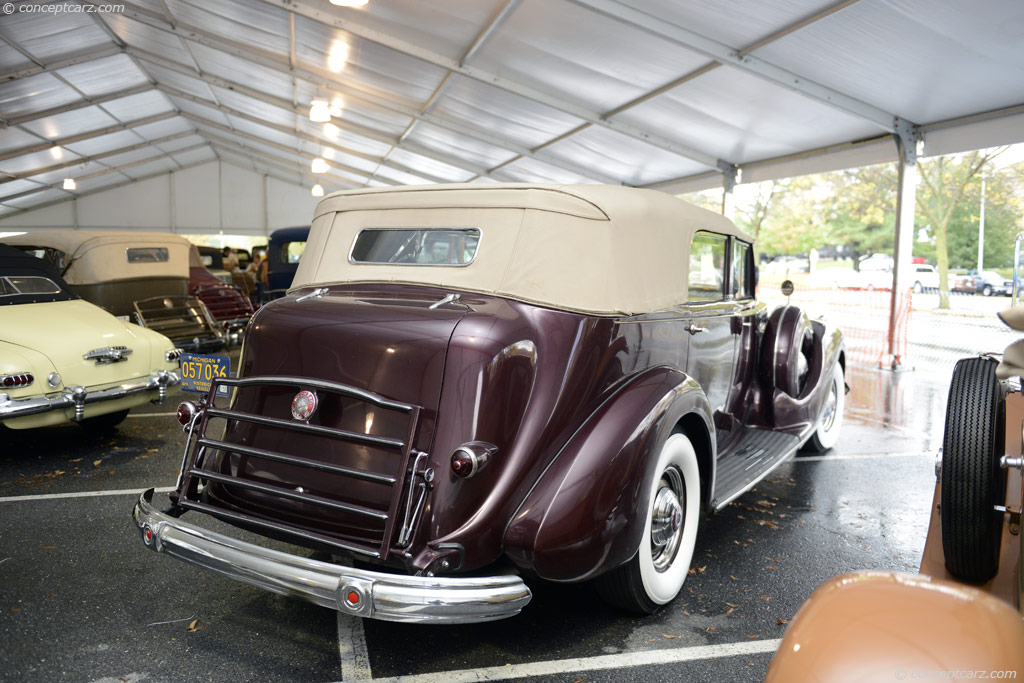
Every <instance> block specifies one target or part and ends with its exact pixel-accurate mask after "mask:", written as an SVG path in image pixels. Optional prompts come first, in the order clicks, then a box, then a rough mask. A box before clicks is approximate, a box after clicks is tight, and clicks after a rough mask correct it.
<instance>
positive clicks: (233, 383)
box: [217, 376, 413, 413]
mask: <svg viewBox="0 0 1024 683" xmlns="http://www.w3.org/2000/svg"><path fill="white" fill-rule="evenodd" d="M217 383H218V384H224V385H226V386H229V387H246V386H250V385H252V384H290V385H293V386H298V387H313V388H315V389H326V390H328V391H334V392H337V393H339V394H345V395H346V396H352V397H353V398H359V399H362V400H364V401H367V402H369V403H372V404H374V405H375V406H379V407H381V408H391V409H393V410H400V411H402V412H403V413H408V412H410V411H412V408H413V407H412V406H411V405H409V404H408V403H399V402H398V401H389V400H388V399H386V398H382V397H380V396H378V395H377V394H374V393H372V392H369V391H364V390H362V389H357V388H356V387H350V386H348V385H346V384H338V383H336V382H325V381H324V380H320V379H313V378H311V377H279V376H271V377H239V378H227V377H221V378H219V379H218V380H217Z"/></svg>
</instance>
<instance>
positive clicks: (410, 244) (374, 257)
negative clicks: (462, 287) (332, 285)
mask: <svg viewBox="0 0 1024 683" xmlns="http://www.w3.org/2000/svg"><path fill="white" fill-rule="evenodd" d="M479 246H480V228H474V227H430V228H427V227H400V228H399V227H396V228H363V229H362V230H361V231H360V232H359V234H358V235H356V239H355V242H353V244H352V253H351V255H350V256H349V260H350V261H351V262H352V263H367V264H391V265H409V266H468V265H469V264H470V263H472V262H473V260H474V259H476V252H477V248H478V247H479Z"/></svg>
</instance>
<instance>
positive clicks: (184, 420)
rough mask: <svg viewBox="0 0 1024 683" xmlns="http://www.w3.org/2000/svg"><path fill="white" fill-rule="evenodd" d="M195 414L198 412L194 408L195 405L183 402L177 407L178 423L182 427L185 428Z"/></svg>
mask: <svg viewBox="0 0 1024 683" xmlns="http://www.w3.org/2000/svg"><path fill="white" fill-rule="evenodd" d="M197 412H199V408H198V407H197V406H196V404H195V403H192V402H191V401H185V402H184V403H182V404H181V405H179V406H178V413H177V417H178V422H180V423H181V424H182V426H185V427H187V426H188V425H189V424H191V422H192V419H193V418H194V417H195V416H196V413H197Z"/></svg>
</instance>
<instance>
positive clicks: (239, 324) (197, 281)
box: [189, 245, 253, 344]
mask: <svg viewBox="0 0 1024 683" xmlns="http://www.w3.org/2000/svg"><path fill="white" fill-rule="evenodd" d="M203 263H204V259H203V258H202V256H201V255H200V252H199V249H198V248H197V247H196V246H195V245H192V248H191V249H190V251H189V287H190V293H191V294H192V296H196V297H199V299H201V300H202V302H203V303H204V304H206V308H207V309H208V310H209V311H210V315H212V316H213V318H214V320H216V321H217V322H218V323H219V324H220V325H221V326H222V327H223V328H224V332H225V334H227V336H228V341H229V343H232V344H235V343H239V342H240V341H241V334H242V332H243V331H244V330H245V328H246V326H247V325H248V324H249V318H251V317H252V312H253V307H252V302H251V301H250V300H249V297H248V296H246V295H245V294H244V293H243V292H242V291H241V290H240V289H239V288H237V287H235V286H233V285H229V284H227V283H225V282H224V281H223V280H221V279H220V278H218V277H217V276H216V275H214V274H213V273H212V272H211V271H210V270H208V269H207V268H206V267H205V266H204V265H203Z"/></svg>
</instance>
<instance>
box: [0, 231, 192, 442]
mask: <svg viewBox="0 0 1024 683" xmlns="http://www.w3.org/2000/svg"><path fill="white" fill-rule="evenodd" d="M180 356H181V351H180V349H176V348H175V347H174V345H173V344H172V343H171V341H170V340H169V339H168V338H167V337H165V336H164V335H162V334H159V333H157V332H154V331H153V330H147V329H144V328H142V327H139V326H138V325H133V324H131V323H125V322H122V321H120V320H118V319H117V318H115V317H114V316H113V315H111V314H110V313H107V312H106V311H104V310H103V309H102V308H100V307H98V306H94V305H93V304H91V303H89V302H87V301H83V300H82V299H80V298H78V296H77V295H76V294H74V293H72V292H71V290H69V289H68V287H67V285H66V284H65V283H64V281H63V280H62V279H61V278H60V276H59V275H57V273H56V272H55V271H54V270H53V269H52V268H51V267H50V266H49V265H48V264H47V263H45V262H44V261H42V260H41V259H38V258H35V257H33V256H30V255H28V254H24V253H23V252H21V251H19V250H17V249H14V248H12V247H9V246H6V245H3V244H0V425H3V426H6V427H10V428H12V429H28V428H31V427H45V426H50V425H57V424H63V423H68V422H78V423H80V424H81V425H82V426H83V427H85V428H89V429H99V430H102V429H109V428H112V427H113V426H114V425H116V424H118V423H119V422H121V421H122V420H123V419H124V418H125V417H126V416H127V415H128V411H129V410H130V409H131V408H133V407H135V406H138V405H142V404H144V403H146V402H148V401H151V400H152V401H155V402H159V401H162V400H163V399H164V396H165V395H166V393H167V388H168V387H171V386H174V385H176V384H178V383H179V382H180V380H181V377H180V374H179V372H178V359H179V358H180Z"/></svg>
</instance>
